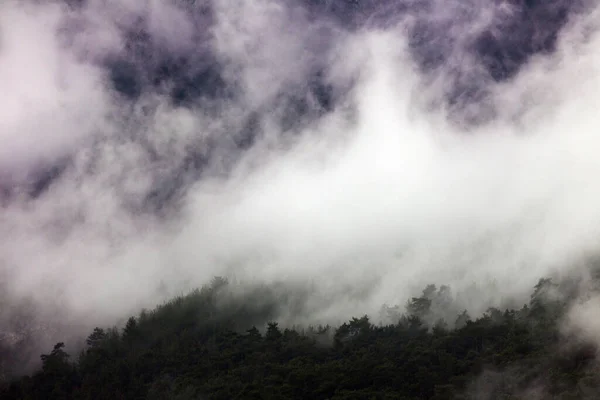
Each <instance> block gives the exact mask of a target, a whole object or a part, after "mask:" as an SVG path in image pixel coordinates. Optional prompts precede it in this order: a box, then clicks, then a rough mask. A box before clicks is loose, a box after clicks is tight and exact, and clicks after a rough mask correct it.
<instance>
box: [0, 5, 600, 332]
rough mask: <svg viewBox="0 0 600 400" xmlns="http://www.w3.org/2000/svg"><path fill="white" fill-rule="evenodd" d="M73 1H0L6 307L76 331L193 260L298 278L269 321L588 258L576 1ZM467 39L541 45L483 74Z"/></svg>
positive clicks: (117, 312) (140, 301)
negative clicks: (531, 6)
mask: <svg viewBox="0 0 600 400" xmlns="http://www.w3.org/2000/svg"><path fill="white" fill-rule="evenodd" d="M73 3H74V2H73ZM306 3H307V4H308V3H309V2H306ZM384 3H385V4H384ZM82 4H83V5H82ZM82 4H80V3H77V4H75V5H71V6H67V5H65V4H63V3H59V2H51V1H48V2H41V1H31V2H17V1H5V2H3V3H2V5H0V116H1V118H0V143H1V144H0V171H1V172H0V200H1V204H2V210H1V211H0V238H1V241H0V282H2V284H3V292H2V295H1V296H2V301H3V307H5V310H8V311H6V312H5V313H4V316H3V320H4V321H8V320H9V318H8V316H9V315H10V314H11V312H12V311H11V310H12V309H11V308H10V306H9V305H18V304H22V303H23V302H25V301H29V302H30V304H33V306H32V308H33V310H34V311H33V313H34V314H35V315H37V316H38V318H39V319H40V320H43V321H45V322H44V323H46V324H49V325H50V326H54V327H57V329H59V330H60V334H61V335H62V334H64V331H65V330H66V331H69V330H72V331H75V332H77V333H79V332H87V330H88V329H90V328H91V327H94V326H97V325H100V324H113V323H115V321H117V320H119V319H121V318H123V317H126V316H128V315H129V314H131V313H135V312H137V311H138V310H139V309H140V308H141V307H152V306H154V305H156V304H158V303H160V302H162V301H163V300H164V299H166V298H168V297H169V296H171V295H174V294H177V293H181V292H185V291H186V290H189V289H191V288H193V287H196V286H200V285H202V284H204V283H206V282H208V281H210V279H211V278H212V277H214V276H225V277H229V278H230V279H234V280H235V281H236V282H241V283H242V284H240V285H241V286H243V285H245V284H248V285H249V284H253V283H269V282H285V283H289V284H290V285H292V284H293V285H306V286H307V287H310V288H311V296H310V297H309V298H308V299H307V300H306V306H305V309H304V311H303V313H301V315H300V314H298V315H286V316H283V317H284V318H287V319H288V321H291V322H300V323H302V322H305V321H315V322H331V321H334V322H335V321H338V320H340V319H341V320H343V319H345V318H349V317H352V316H356V315H358V314H365V313H367V314H370V315H373V316H374V317H376V315H377V312H378V310H379V308H380V307H381V305H382V304H384V303H385V304H403V303H404V302H405V301H406V299H407V298H408V297H410V296H411V295H413V294H415V293H418V292H419V291H420V290H421V289H422V288H423V287H424V285H426V284H429V283H436V284H446V285H450V286H451V287H452V291H453V293H454V294H455V296H456V299H457V300H456V301H457V302H458V303H459V304H460V305H461V306H462V307H463V308H466V309H467V310H468V311H469V312H470V313H472V314H478V313H481V312H482V311H484V310H485V309H486V308H487V307H488V306H490V305H498V304H503V302H506V301H515V302H517V303H518V302H521V304H522V303H523V302H525V301H527V299H528V296H529V293H530V292H531V288H532V287H533V285H535V283H536V282H537V280H538V279H539V278H540V277H543V276H547V275H551V274H558V275H560V276H564V275H569V274H576V273H579V272H577V271H578V269H577V268H578V267H577V266H578V265H580V264H581V263H582V262H583V261H585V259H586V257H588V256H590V255H593V254H594V253H596V252H597V250H598V243H597V241H598V239H597V238H598V237H600V235H599V233H600V208H599V207H598V204H600V181H599V180H598V179H597V176H599V174H600V158H599V157H598V156H597V152H598V151H597V149H598V146H599V145H600V138H599V137H598V133H597V131H598V127H599V126H598V122H597V121H596V120H597V110H598V106H599V105H600V104H599V100H600V95H599V93H600V90H599V89H600V74H599V70H598V68H599V67H600V59H599V56H598V55H597V54H598V49H599V47H600V36H599V35H598V31H597V29H596V24H597V21H598V15H597V13H596V11H595V10H594V9H593V8H592V7H587V8H585V13H583V12H581V10H579V9H578V10H572V9H571V8H572V7H575V6H570V5H566V3H564V4H563V3H561V2H558V1H557V2H552V3H551V4H550V3H548V4H547V5H546V6H539V7H538V9H537V11H536V12H537V14H535V15H533V14H532V15H533V16H530V18H531V19H530V20H527V21H526V22H522V19H523V17H522V15H521V14H519V13H520V12H521V11H519V8H518V7H522V5H521V6H518V5H515V4H513V3H509V2H489V3H487V2H478V1H472V2H468V4H467V5H464V2H456V4H454V2H442V1H431V2H428V3H427V5H426V6H425V5H422V4H416V3H415V4H413V3H411V2H405V3H402V4H401V5H398V6H397V7H396V8H394V7H393V6H392V5H390V4H387V2H381V4H380V5H379V6H378V5H377V3H373V5H370V6H369V7H371V8H369V7H366V11H364V12H363V13H362V14H357V15H354V14H353V15H347V14H344V12H346V11H340V12H339V13H338V14H335V12H334V11H331V13H325V12H323V13H322V14H319V12H320V11H318V10H317V11H315V10H313V9H312V8H311V7H312V6H305V5H302V4H300V2H298V4H296V3H294V2H291V1H287V2H286V1H270V0H260V1H258V0H253V1H242V2H229V1H226V0H215V1H214V2H213V3H212V4H208V2H205V3H202V2H196V3H191V2H190V3H188V2H184V1H171V2H168V1H152V0H148V1H145V2H144V1H133V0H131V1H129V0H103V1H101V0H88V1H87V2H83V3H82ZM192 4H193V5H192ZM311 4H312V3H311ZM570 4H575V3H570ZM313 6H314V4H313ZM467 6H468V7H467ZM419 7H423V8H425V11H421V8H419ZM465 7H466V8H465ZM544 7H545V8H544ZM559 7H563V10H562V11H564V13H566V15H568V19H566V20H564V21H563V20H557V19H556V18H554V17H553V16H554V15H555V14H556V15H558V14H560V13H558V12H557V11H556V9H557V8H559ZM570 7H571V8H570ZM580 7H582V9H583V6H581V5H580ZM382 10H383V11H382ZM544 13H545V14H544ZM339 15H342V17H344V18H345V19H344V21H346V22H348V21H352V23H351V24H350V23H348V24H347V25H344V23H343V22H339V21H338V20H336V18H334V17H335V16H338V17H339ZM540 15H542V16H548V15H549V17H548V18H547V19H546V20H544V19H543V18H542V17H540ZM561 15H562V14H561ZM536 18H538V19H537V20H536ZM544 18H545V17H544ZM357 21H358V22H357ZM532 21H533V22H532ZM540 21H541V22H540ZM536 24H538V25H536ZM563 25H564V26H563ZM423 26H426V27H427V29H425V28H422V27H423ZM523 26H526V27H527V29H525V28H523V29H525V30H523V29H521V28H522V27H523ZM532 27H533V28H532ZM517 28H518V29H517ZM419 29H425V31H426V34H421V36H419V37H420V38H421V39H419V40H420V42H419V40H417V39H418V38H417V39H415V38H416V37H417V36H418V35H419V33H418V32H419ZM531 29H533V32H530V30H531ZM428 35H429V36H428ZM486 35H487V36H486ZM490 35H491V36H490ZM511 35H512V36H511ZM515 35H516V36H518V35H526V38H527V39H524V38H523V37H520V39H519V38H518V37H517V38H515V37H514V36H515ZM536 35H537V36H536ZM552 35H554V36H555V37H557V40H556V43H554V42H553V43H554V44H551V45H549V44H547V43H548V41H549V40H550V39H548V38H549V37H550V38H551V37H553V36H552ZM482 37H487V38H488V42H489V37H492V38H494V40H495V42H494V43H495V44H494V45H495V46H500V47H502V46H505V47H506V48H508V49H513V48H517V49H518V48H519V46H520V45H521V42H520V41H519V40H521V41H523V40H529V37H533V38H534V39H535V40H538V39H539V41H540V42H543V45H539V46H537V47H536V45H535V44H534V45H532V44H531V43H526V44H523V46H525V47H527V46H529V47H527V49H529V50H527V49H526V50H523V52H524V53H523V54H521V55H518V56H511V55H510V54H509V55H504V56H503V55H501V56H497V55H496V57H497V58H498V57H500V59H501V58H502V57H506V58H507V59H508V58H510V60H509V61H510V62H509V61H507V62H506V63H504V64H503V68H504V72H503V73H502V74H500V73H499V72H497V68H496V67H495V66H494V67H490V65H491V64H490V62H491V61H490V60H489V57H488V58H486V57H487V56H486V55H485V54H483V55H482V54H481V51H480V50H477V49H479V47H477V46H480V44H478V43H479V42H480V41H481V40H482V39H481V38H482ZM536 38H538V39H536ZM534 39H532V40H534ZM417 42H418V43H417ZM492 44H493V43H492V42H489V43H488V47H489V46H492ZM531 46H533V48H535V49H537V50H531V49H530V47H531ZM500 50H502V48H501V49H500ZM486 51H487V50H486ZM490 52H492V50H490ZM484 53H485V52H484ZM525 53H526V54H525ZM511 57H512V58H511ZM164 60H168V62H166V63H165V61H164ZM182 60H183V61H182ZM496 61H497V60H496ZM177 62H180V63H182V64H183V65H184V67H177V66H174V65H175V64H176V63H177ZM169 63H171V64H169ZM165 65H166V66H165ZM178 68H179V69H178ZM211 68H212V69H211ZM215 69H216V70H217V75H218V76H213V75H211V74H212V73H214V70H215ZM157 71H159V72H157ZM161 71H162V72H161ZM164 71H166V72H164ZM206 71H208V72H206ZM211 71H212V72H211ZM119 74H120V75H119ZM161 74H162V75H161ZM169 74H171V75H176V76H177V77H178V78H177V79H179V80H178V81H175V80H169V79H168V75H169ZM498 74H500V75H498ZM165 76H167V77H166V78H165ZM198 76H200V77H201V78H202V79H205V80H204V81H202V79H200V81H198V79H197V77H198ZM315 76H318V82H317V83H314V82H313V81H311V80H312V79H314V77H315ZM195 79H196V80H195ZM206 79H208V80H210V82H208V81H206ZM181 82H183V84H184V85H188V86H187V87H183V89H182V87H178V85H181ZM199 82H200V83H199ZM207 82H208V83H207ZM311 82H313V83H314V85H317V86H318V87H319V88H321V89H322V88H325V89H326V91H327V94H323V93H322V92H319V91H318V90H321V89H318V90H317V89H314V87H315V86H314V85H313V83H311ZM119 85H120V86H119ZM202 85H204V86H202ZM311 85H312V86H311ZM325 89H323V90H325ZM182 93H184V94H182ZM324 98H325V100H324ZM594 301H595V300H594ZM582 312H583V313H584V314H581V315H584V316H583V317H582V318H578V319H577V318H575V320H577V321H582V322H583V321H585V320H587V319H589V318H586V317H585V315H587V314H585V313H589V312H590V311H589V307H588V308H585V309H584V310H583V311H582ZM577 315H580V314H577ZM4 323H5V324H7V328H6V329H7V331H10V330H11V329H13V327H11V326H10V324H9V323H8V322H4ZM48 332H50V333H47V334H48V335H50V336H52V335H54V336H52V338H51V339H52V340H54V339H55V338H56V339H60V337H59V336H60V335H59V333H56V334H54V333H52V331H51V330H49V331H48Z"/></svg>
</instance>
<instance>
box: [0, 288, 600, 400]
mask: <svg viewBox="0 0 600 400" xmlns="http://www.w3.org/2000/svg"><path fill="white" fill-rule="evenodd" d="M227 287H228V284H227V283H226V282H225V281H224V280H221V279H218V280H215V281H214V282H213V284H212V285H210V286H206V287H204V288H202V289H201V290H196V291H193V292H192V293H189V294H188V295H186V296H182V297H178V298H175V299H173V300H172V301H170V302H168V303H166V304H164V305H162V306H160V307H157V308H156V309H154V310H153V311H143V312H142V313H140V314H139V315H137V316H136V317H131V318H130V319H129V320H128V321H127V323H126V325H125V326H124V328H122V329H118V328H109V329H107V328H96V329H94V331H93V332H92V333H91V334H90V335H89V337H88V338H87V342H86V343H87V345H86V347H85V349H84V350H83V351H81V353H79V354H68V353H67V352H66V351H65V344H64V343H57V344H56V345H55V346H54V348H53V349H51V350H50V351H49V352H48V353H47V354H43V355H41V361H42V368H41V370H39V371H37V372H35V373H34V374H32V375H31V376H27V377H22V378H19V379H17V380H14V381H12V382H11V383H10V384H8V383H6V384H5V386H4V387H3V389H2V392H1V395H0V398H2V399H6V400H8V399H224V400H225V399H440V400H441V399H452V398H456V399H471V398H473V399H517V398H519V399H521V398H522V399H525V398H527V399H531V398H544V399H546V398H556V399H575V398H576V399H581V398H590V399H591V398H597V396H599V395H600V392H599V391H598V390H597V388H598V383H599V382H598V375H597V373H596V371H595V368H593V366H594V365H595V363H596V348H595V347H594V346H593V345H592V344H590V343H586V342H583V341H581V340H578V339H575V337H570V336H565V334H563V333H561V329H560V326H561V321H562V317H563V316H564V314H565V311H566V310H567V309H568V308H569V307H570V305H571V303H572V301H574V298H573V297H569V296H570V295H569V289H568V288H569V285H566V284H560V285H559V284H554V283H552V281H551V280H550V279H542V280H540V282H539V283H538V285H537V286H536V287H535V288H534V291H533V293H532V295H531V301H530V303H529V304H526V305H523V307H522V308H520V309H512V310H508V309H507V310H499V309H490V310H488V312H487V313H485V314H484V315H483V316H481V317H480V318H476V319H471V318H470V317H469V316H468V315H467V314H466V313H462V314H460V315H457V316H456V318H455V319H454V320H451V321H444V320H441V319H440V320H438V321H437V322H435V323H434V324H433V325H432V326H428V325H427V324H426V323H425V322H424V321H425V320H427V318H428V316H429V314H430V306H431V304H432V301H433V300H432V299H434V297H435V294H436V293H439V290H440V289H441V288H440V289H436V288H435V287H433V286H429V287H428V288H426V289H425V290H424V291H423V295H422V296H421V297H415V298H412V299H411V300H410V301H409V302H408V303H407V304H406V312H405V313H404V314H403V315H402V316H400V317H399V318H398V320H397V322H396V323H394V324H388V325H375V324H372V323H371V322H370V321H369V319H368V317H366V316H363V317H360V318H352V319H351V320H350V321H348V322H346V323H344V324H343V325H341V326H339V327H336V328H333V327H329V326H325V327H323V326H318V327H309V328H306V329H304V328H295V329H294V328H283V327H280V326H279V325H278V323H277V322H276V321H272V322H269V323H267V324H264V325H260V326H252V324H253V323H254V322H255V321H260V320H261V319H262V318H265V317H268V315H269V313H270V312H271V311H272V310H271V308H270V306H269V305H264V306H260V305H257V302H250V301H247V302H244V301H239V300H238V301H228V302H227V301H226V302H225V303H223V301H222V298H223V296H225V297H227V295H226V293H227V290H228V289H227ZM551 293H552V295H550V294H551ZM557 293H560V294H561V295H560V296H557V295H556V294H557ZM220 299H221V300H220ZM249 300H251V299H249ZM254 300H256V299H254ZM265 304H267V303H265ZM384 311H385V310H384ZM387 311H389V312H393V309H389V308H388V309H387Z"/></svg>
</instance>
